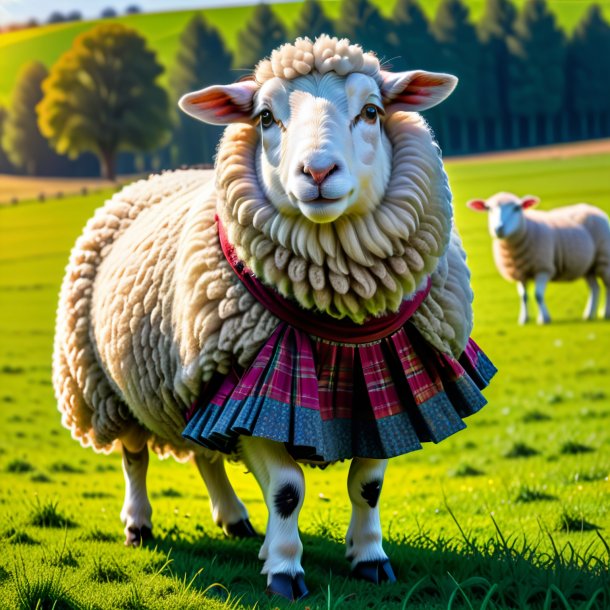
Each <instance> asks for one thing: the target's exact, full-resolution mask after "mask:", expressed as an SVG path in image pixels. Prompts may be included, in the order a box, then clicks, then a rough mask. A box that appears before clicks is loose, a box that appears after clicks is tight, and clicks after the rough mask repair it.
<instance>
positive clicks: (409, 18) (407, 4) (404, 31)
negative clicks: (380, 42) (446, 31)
mask: <svg viewBox="0 0 610 610" xmlns="http://www.w3.org/2000/svg"><path fill="white" fill-rule="evenodd" d="M388 41H389V44H390V46H391V48H392V56H393V60H392V61H393V62H394V63H395V64H396V69H398V70H407V69H409V70H413V69H415V68H424V69H430V68H432V67H434V64H435V63H437V62H435V60H434V54H435V52H436V49H437V47H436V41H435V40H434V36H432V33H431V31H430V24H429V22H428V18H427V17H426V14H425V13H424V11H423V10H422V8H421V6H420V4H419V2H418V1H417V0H397V2H396V4H395V5H394V12H393V13H392V19H391V21H390V24H389V35H388Z"/></svg>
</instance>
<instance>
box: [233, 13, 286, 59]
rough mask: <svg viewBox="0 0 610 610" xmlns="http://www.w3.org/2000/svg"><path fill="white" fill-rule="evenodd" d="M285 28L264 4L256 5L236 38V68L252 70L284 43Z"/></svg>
mask: <svg viewBox="0 0 610 610" xmlns="http://www.w3.org/2000/svg"><path fill="white" fill-rule="evenodd" d="M286 37H287V34H286V28H285V27H284V24H283V23H282V22H281V21H280V20H279V19H278V18H277V16H276V15H275V13H274V12H273V11H272V10H271V9H270V8H269V6H268V5H266V4H258V5H257V6H256V7H255V8H254V11H253V13H252V16H251V17H250V21H248V23H247V24H246V27H245V29H243V30H242V31H241V32H240V33H239V36H238V38H237V62H238V63H237V65H236V67H238V68H253V67H254V66H255V65H256V64H257V63H258V62H259V61H260V60H261V59H263V57H266V56H267V55H269V54H270V53H271V51H273V49H275V48H276V47H277V46H279V45H280V44H282V43H284V42H286Z"/></svg>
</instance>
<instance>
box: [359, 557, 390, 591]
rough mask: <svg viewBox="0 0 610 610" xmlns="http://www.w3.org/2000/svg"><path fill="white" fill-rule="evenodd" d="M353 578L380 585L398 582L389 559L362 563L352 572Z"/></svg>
mask: <svg viewBox="0 0 610 610" xmlns="http://www.w3.org/2000/svg"><path fill="white" fill-rule="evenodd" d="M352 578H356V579H357V580H367V581H368V582H372V583H375V584H376V585H378V584H379V583H382V582H396V576H394V570H392V565H391V564H390V560H389V559H381V560H378V561H361V562H360V563H357V564H356V566H355V567H354V569H353V570H352Z"/></svg>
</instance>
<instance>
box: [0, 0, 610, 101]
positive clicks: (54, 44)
mask: <svg viewBox="0 0 610 610" xmlns="http://www.w3.org/2000/svg"><path fill="white" fill-rule="evenodd" d="M439 2H440V0H428V1H427V2H422V3H421V5H422V8H423V9H424V10H425V11H426V13H427V14H428V17H429V18H432V17H433V16H434V14H435V13H436V9H437V6H438V4H439ZM524 3H525V0H515V5H516V6H518V7H521V6H522V5H523V4H524ZM322 4H323V7H324V10H325V11H326V12H327V14H328V15H329V17H331V18H333V19H335V18H337V17H338V16H339V8H340V3H339V2H336V1H334V0H323V2H322ZM375 4H377V5H378V6H379V8H380V10H381V12H382V13H383V14H384V15H386V16H389V15H390V14H391V12H392V9H393V7H394V2H383V1H382V0H375ZM467 4H468V8H469V9H470V16H471V19H472V20H473V21H477V20H478V19H479V18H480V16H481V15H482V14H483V11H484V7H485V0H468V2H467ZM589 4H591V2H590V0H584V1H578V2H565V1H561V0H551V1H550V2H549V6H550V8H551V10H552V11H553V12H554V13H555V15H556V16H557V21H558V23H559V25H560V26H561V27H562V28H564V30H565V31H566V32H571V31H572V29H573V28H574V26H575V25H576V24H577V23H578V22H579V21H580V19H581V18H582V16H583V14H584V13H585V11H586V9H587V6H588V5H589ZM598 4H600V5H601V6H602V11H603V14H604V16H605V18H606V20H610V3H608V2H607V0H604V1H603V2H598ZM253 10H254V7H253V6H240V7H231V8H212V9H206V10H205V11H202V12H203V13H204V15H205V17H206V19H207V20H208V21H209V22H210V24H212V25H213V26H215V27H217V28H218V29H219V30H220V32H221V33H222V34H223V37H224V39H225V43H226V45H227V46H228V47H229V49H231V50H232V51H234V52H235V50H236V48H237V39H238V35H239V32H240V31H241V30H242V29H244V27H246V24H247V22H248V20H249V19H250V16H251V14H252V11H253ZM273 10H274V11H275V12H276V13H277V15H278V16H279V18H280V19H281V20H282V21H283V22H284V23H285V25H286V26H287V28H288V29H289V30H290V29H291V28H292V26H293V25H294V23H295V22H296V20H297V18H298V15H299V12H300V10H301V3H300V2H284V3H283V2H280V3H277V4H274V6H273ZM196 12H197V11H192V10H190V11H184V10H182V11H173V12H166V13H149V14H139V15H126V16H121V17H118V18H117V19H116V21H119V22H121V23H124V24H125V25H129V26H131V27H133V28H135V29H136V30H138V31H139V32H140V33H141V34H143V35H144V36H145V37H146V39H147V40H148V41H149V44H150V46H151V47H152V48H153V49H154V50H155V51H156V52H157V54H158V58H159V60H160V62H161V64H162V65H163V66H165V68H166V70H169V69H171V67H172V66H173V64H174V62H175V57H176V53H177V51H178V48H179V44H180V41H179V38H180V34H181V33H182V30H183V29H184V27H185V26H186V23H187V22H188V21H189V19H190V18H191V17H192V16H193V15H194V14H195V13H196ZM45 17H46V15H41V16H40V18H41V19H44V18H45ZM98 22H99V20H97V21H95V20H94V21H86V22H72V23H59V24H54V25H43V26H41V27H37V28H31V29H27V30H22V31H17V32H9V33H4V34H1V35H0V105H4V106H6V105H8V104H9V102H10V96H11V92H12V90H13V87H14V85H15V82H16V78H17V74H18V72H19V69H20V68H21V66H23V65H24V64H25V63H27V62H28V61H32V60H37V61H41V62H42V63H43V64H44V65H45V66H46V67H47V68H50V67H51V66H52V65H53V64H54V63H55V62H56V61H57V59H58V58H59V57H60V55H61V54H62V53H64V52H65V51H67V50H68V49H69V48H70V46H71V45H72V42H73V40H74V38H75V37H76V36H78V34H80V33H81V32H84V31H86V30H88V29H89V28H91V27H93V26H94V25H95V24H96V23H98ZM239 76H241V73H240V72H239V71H236V79H237V78H238V77H239ZM161 81H162V83H163V84H167V71H166V72H165V74H164V75H163V76H162V78H161Z"/></svg>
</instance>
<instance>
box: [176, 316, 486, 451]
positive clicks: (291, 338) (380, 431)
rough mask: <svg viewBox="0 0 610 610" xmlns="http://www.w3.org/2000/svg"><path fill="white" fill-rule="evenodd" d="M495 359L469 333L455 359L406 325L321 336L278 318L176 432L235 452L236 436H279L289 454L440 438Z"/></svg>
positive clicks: (475, 400) (475, 398) (467, 410)
mask: <svg viewBox="0 0 610 610" xmlns="http://www.w3.org/2000/svg"><path fill="white" fill-rule="evenodd" d="M494 373H495V367H494V366H493V364H491V362H490V361H489V360H488V359H487V357H486V356H485V354H484V353H483V352H482V351H481V349H480V348H479V347H478V345H477V344H476V343H475V342H474V341H472V340H469V342H468V345H467V347H466V349H465V351H464V354H463V355H462V356H461V357H460V359H459V361H458V360H456V359H454V358H452V357H451V356H449V355H447V354H442V353H440V352H438V351H436V350H435V349H434V348H432V347H431V346H430V345H428V344H427V343H426V342H425V340H424V339H423V338H422V337H421V335H419V333H418V332H417V330H416V329H415V327H414V326H413V325H412V324H410V323H407V324H405V325H404V326H403V327H402V328H401V329H400V330H398V331H396V332H394V333H393V334H392V335H390V336H389V337H386V338H384V339H381V340H380V341H375V342H372V343H367V344H365V345H350V344H337V343H329V342H327V341H324V340H320V339H317V338H316V337H312V336H309V335H307V334H306V333H305V332H303V331H300V330H297V329H295V328H294V327H292V326H290V325H289V324H287V323H286V322H281V323H280V324H279V325H278V327H277V328H276V330H275V331H274V332H273V334H272V336H271V337H270V338H269V339H268V341H267V342H266V343H265V345H264V346H263V347H262V348H261V350H260V351H259V353H258V354H257V356H256V358H255V359H254V361H253V363H252V364H251V365H250V367H249V368H248V369H247V370H246V371H245V372H244V373H243V374H241V376H240V375H238V374H236V373H235V372H232V373H231V374H230V375H228V376H227V377H226V378H225V379H224V380H223V382H222V384H221V385H220V387H219V389H218V390H217V391H216V392H215V394H214V395H213V397H212V398H211V399H207V400H206V404H203V405H202V406H201V407H200V408H199V409H198V410H196V411H195V413H194V415H193V416H192V418H191V419H190V421H189V422H188V423H187V426H186V428H185V430H184V432H183V435H184V436H185V437H186V438H190V439H191V440H194V441H196V442H198V443H200V444H202V445H204V446H206V447H208V448H211V449H216V450H219V451H223V452H226V453H231V452H233V451H235V449H236V445H237V441H238V438H239V436H240V435H242V434H245V435H253V436H260V437H263V438H268V439H271V440H275V441H278V442H283V443H286V445H287V447H288V449H289V451H290V452H291V453H292V455H293V456H294V457H295V458H298V459H305V460H311V461H317V462H328V461H334V460H339V459H349V458H352V457H370V458H386V457H393V456H395V455H400V454H403V453H407V452H409V451H414V450H416V449H419V448H421V442H426V441H433V442H435V443H437V442H440V441H441V440H443V439H444V438H446V437H447V436H450V435H451V434H453V433H455V432H457V431H458V430H461V429H463V428H464V427H465V424H464V422H463V421H462V418H464V417H467V416H468V415H471V414H472V413H475V412H476V411H478V410H479V409H480V408H481V407H482V406H483V405H484V404H485V403H486V400H485V398H484V397H483V395H482V394H481V392H480V389H481V388H483V387H485V386H486V385H487V384H488V382H489V380H490V379H491V377H492V376H493V374H494Z"/></svg>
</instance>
